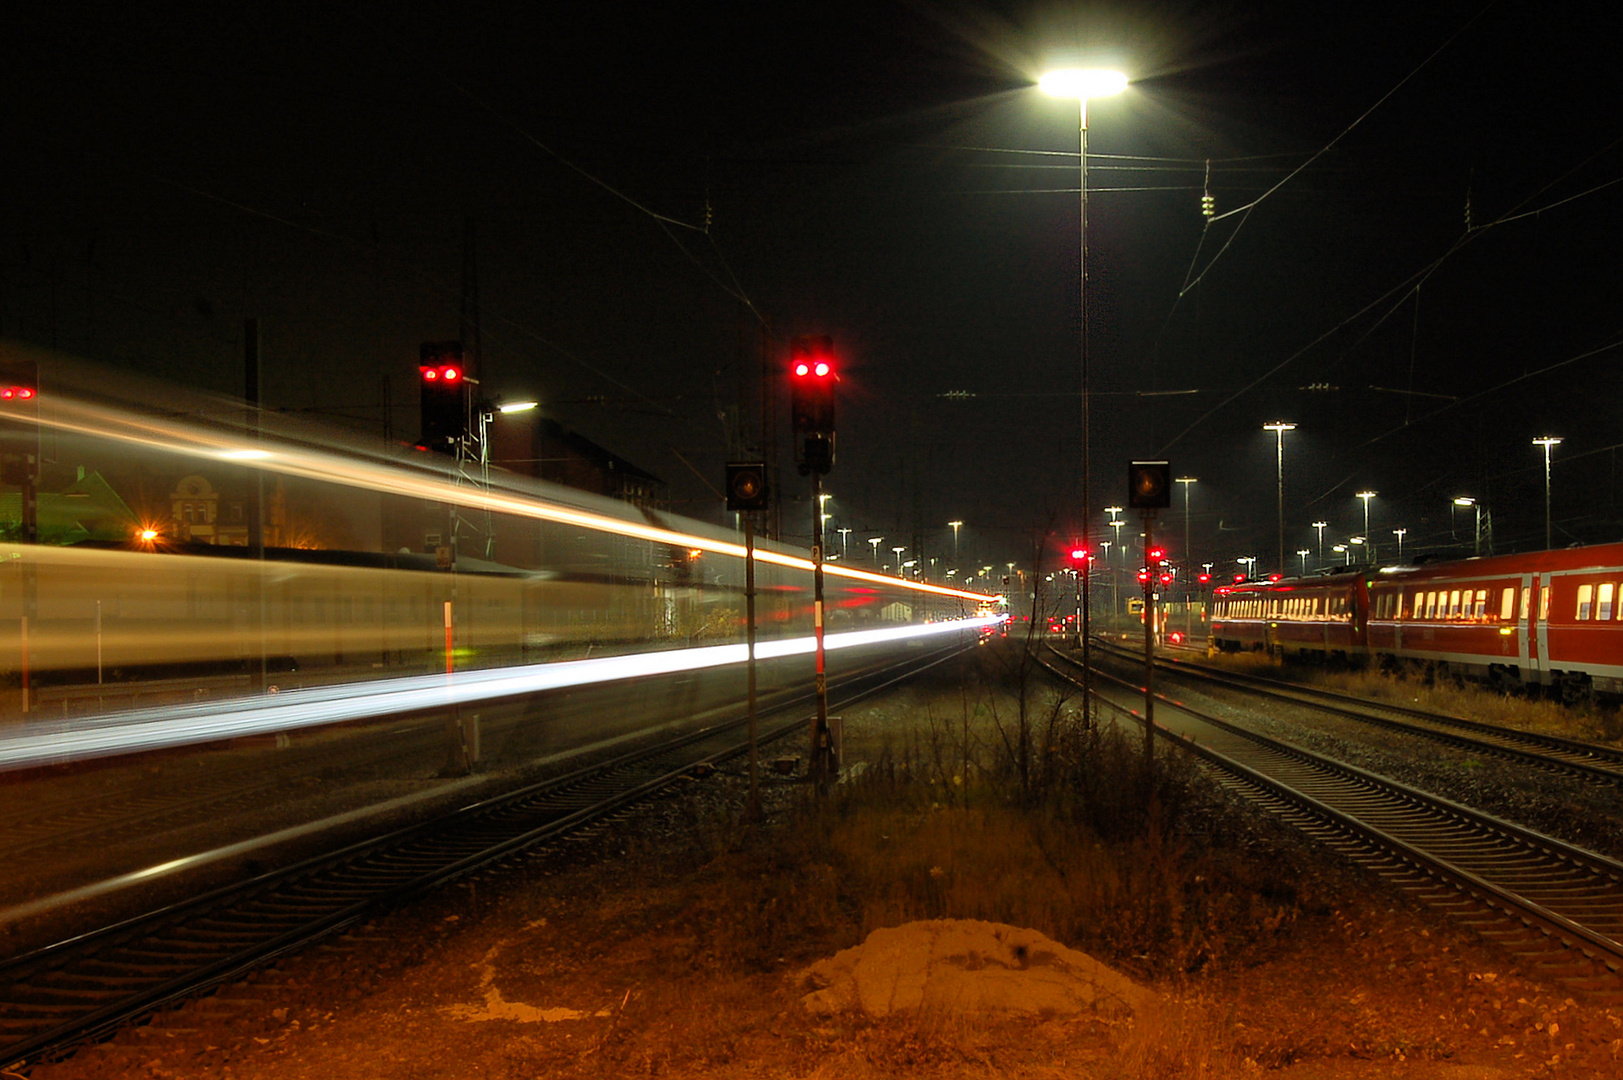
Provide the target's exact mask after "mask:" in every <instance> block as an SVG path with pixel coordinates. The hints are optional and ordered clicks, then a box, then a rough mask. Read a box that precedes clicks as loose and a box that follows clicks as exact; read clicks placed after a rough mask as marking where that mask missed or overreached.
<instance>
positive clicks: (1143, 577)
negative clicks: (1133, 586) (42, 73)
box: [1138, 570, 1150, 583]
mask: <svg viewBox="0 0 1623 1080" xmlns="http://www.w3.org/2000/svg"><path fill="white" fill-rule="evenodd" d="M1138 580H1139V582H1140V583H1143V582H1146V581H1148V580H1150V572H1149V571H1148V570H1140V571H1139V572H1138Z"/></svg>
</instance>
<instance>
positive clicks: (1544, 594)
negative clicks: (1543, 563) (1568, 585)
mask: <svg viewBox="0 0 1623 1080" xmlns="http://www.w3.org/2000/svg"><path fill="white" fill-rule="evenodd" d="M1538 621H1539V622H1549V621H1550V587H1549V586H1548V585H1544V586H1541V587H1540V588H1539V591H1538Z"/></svg>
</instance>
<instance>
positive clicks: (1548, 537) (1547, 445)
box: [1533, 435, 1561, 551]
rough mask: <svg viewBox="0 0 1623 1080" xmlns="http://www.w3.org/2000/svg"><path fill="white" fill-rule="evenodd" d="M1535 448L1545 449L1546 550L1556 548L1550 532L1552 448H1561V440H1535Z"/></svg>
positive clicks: (1550, 437)
mask: <svg viewBox="0 0 1623 1080" xmlns="http://www.w3.org/2000/svg"><path fill="white" fill-rule="evenodd" d="M1533 445H1534V446H1542V447H1544V550H1546V551H1548V550H1549V549H1550V548H1551V547H1553V546H1554V543H1553V542H1552V536H1551V532H1550V447H1552V446H1560V445H1561V440H1560V439H1558V438H1556V437H1555V436H1553V435H1546V436H1544V438H1542V439H1534V440H1533Z"/></svg>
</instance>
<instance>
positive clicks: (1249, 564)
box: [1234, 555, 1257, 577]
mask: <svg viewBox="0 0 1623 1080" xmlns="http://www.w3.org/2000/svg"><path fill="white" fill-rule="evenodd" d="M1234 561H1235V562H1237V563H1239V564H1240V565H1241V566H1243V567H1245V576H1246V577H1250V576H1251V570H1252V568H1253V567H1255V566H1256V565H1257V557H1256V556H1255V555H1241V556H1240V557H1239V558H1238V559H1235V560H1234Z"/></svg>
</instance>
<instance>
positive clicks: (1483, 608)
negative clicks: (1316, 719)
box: [1471, 589, 1488, 620]
mask: <svg viewBox="0 0 1623 1080" xmlns="http://www.w3.org/2000/svg"><path fill="white" fill-rule="evenodd" d="M1487 613H1488V590H1487V589H1478V590H1477V591H1476V607H1475V609H1474V610H1473V611H1472V612H1471V617H1472V618H1473V619H1478V620H1480V619H1481V618H1482V617H1483V616H1484V615H1486V614H1487Z"/></svg>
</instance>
